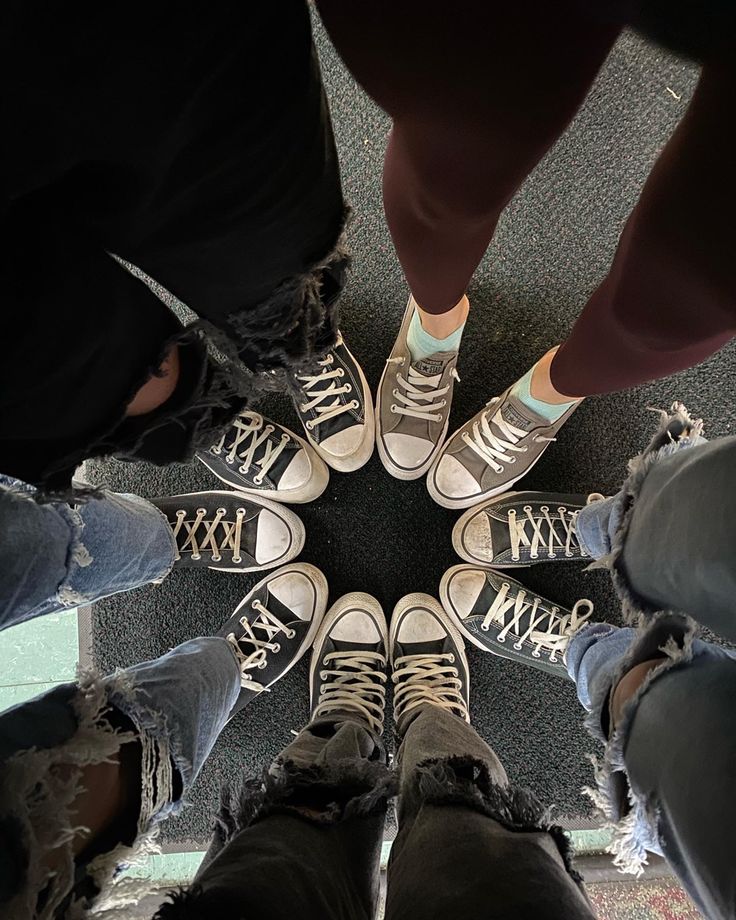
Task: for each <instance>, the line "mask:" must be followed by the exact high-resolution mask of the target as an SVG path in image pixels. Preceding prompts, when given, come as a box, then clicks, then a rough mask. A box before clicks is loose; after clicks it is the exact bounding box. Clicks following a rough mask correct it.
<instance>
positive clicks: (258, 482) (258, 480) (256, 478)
mask: <svg viewBox="0 0 736 920" xmlns="http://www.w3.org/2000/svg"><path fill="white" fill-rule="evenodd" d="M243 472H245V471H243ZM253 482H254V483H255V484H256V485H257V486H260V485H261V484H262V483H263V476H261V474H260V473H259V474H258V475H257V476H254V477H253Z"/></svg>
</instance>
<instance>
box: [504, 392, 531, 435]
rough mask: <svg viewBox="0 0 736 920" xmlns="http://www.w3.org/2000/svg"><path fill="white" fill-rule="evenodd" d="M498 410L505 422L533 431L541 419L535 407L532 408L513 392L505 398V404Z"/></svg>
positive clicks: (523, 429)
mask: <svg viewBox="0 0 736 920" xmlns="http://www.w3.org/2000/svg"><path fill="white" fill-rule="evenodd" d="M498 411H499V412H500V413H501V418H502V419H503V420H504V421H505V422H508V424H509V425H513V426H514V428H520V429H521V430H522V431H531V429H532V428H538V427H539V424H540V421H541V419H540V416H538V415H537V413H536V412H534V410H533V409H530V408H529V406H527V405H525V404H524V403H523V402H522V401H521V400H520V399H518V398H517V397H516V396H513V395H512V394H511V393H509V394H508V396H507V397H506V399H504V401H503V405H502V406H501V408H500V409H499V410H498Z"/></svg>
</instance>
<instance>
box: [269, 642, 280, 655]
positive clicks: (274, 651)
mask: <svg viewBox="0 0 736 920" xmlns="http://www.w3.org/2000/svg"><path fill="white" fill-rule="evenodd" d="M271 651H272V652H273V653H274V655H278V653H279V652H280V651H281V646H280V645H279V643H278V642H277V643H276V644H275V645H274V647H273V648H272V649H271Z"/></svg>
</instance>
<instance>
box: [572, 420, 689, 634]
mask: <svg viewBox="0 0 736 920" xmlns="http://www.w3.org/2000/svg"><path fill="white" fill-rule="evenodd" d="M653 411H658V412H659V414H660V424H659V428H658V430H657V432H656V434H655V435H654V437H653V438H652V440H651V441H650V443H649V445H648V446H647V447H646V448H645V450H644V451H642V453H641V454H639V455H638V456H636V457H634V458H633V459H631V460H630V461H629V464H628V468H629V476H628V478H627V479H626V481H625V482H624V484H623V486H622V487H621V492H620V498H621V500H620V507H622V508H623V513H622V514H621V520H620V523H619V526H618V529H617V531H616V533H615V535H614V537H613V540H612V543H611V552H610V553H608V554H607V555H605V556H602V557H601V558H600V559H597V560H596V561H595V562H593V563H591V564H590V565H589V566H588V567H587V571H589V570H591V569H598V568H605V569H608V570H609V572H610V575H611V580H612V582H613V586H614V590H615V591H616V594H617V595H618V598H619V601H620V602H621V610H622V614H623V617H624V620H625V622H626V623H628V624H630V625H632V626H637V625H642V624H643V623H644V618H645V617H648V616H651V615H652V614H655V613H657V612H658V610H657V608H656V607H653V606H652V605H651V604H649V603H648V602H647V601H646V600H645V599H644V598H642V597H641V596H640V595H639V594H637V592H636V591H634V589H633V588H632V587H631V585H630V584H629V581H628V579H627V577H626V573H625V572H624V570H623V567H622V565H621V556H622V554H623V550H624V545H625V543H626V537H627V534H628V531H629V527H630V525H631V520H632V517H633V515H634V511H635V506H636V499H637V497H638V495H639V493H640V491H641V488H642V485H643V483H644V480H645V479H646V477H647V475H648V474H649V471H650V470H651V468H652V466H653V465H654V464H655V463H658V462H659V461H660V460H664V459H665V458H666V457H670V456H672V454H675V453H677V452H678V451H680V450H688V449H690V448H693V447H695V446H697V443H698V439H699V437H700V435H701V434H702V431H703V421H702V419H693V418H691V417H690V415H689V413H688V411H687V409H686V408H685V406H684V405H683V404H682V403H680V402H674V403H673V404H672V406H671V409H670V412H669V413H668V412H666V411H665V410H653ZM677 429H680V431H679V433H677Z"/></svg>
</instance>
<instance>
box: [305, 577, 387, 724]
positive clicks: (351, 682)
mask: <svg viewBox="0 0 736 920" xmlns="http://www.w3.org/2000/svg"><path fill="white" fill-rule="evenodd" d="M387 649H388V626H387V625H386V617H385V616H384V615H383V610H382V609H381V605H380V604H379V603H378V601H377V600H376V599H375V597H371V595H370V594H362V593H360V592H355V593H353V594H346V595H344V597H341V598H340V599H339V600H338V601H335V603H334V604H333V605H332V607H330V609H329V611H328V612H327V615H326V616H325V618H324V620H323V621H322V626H321V627H320V630H319V633H318V635H317V637H316V639H315V640H314V651H313V652H312V663H311V667H310V673H309V686H310V709H311V716H312V718H313V719H315V718H319V717H320V716H332V715H335V714H340V715H345V716H347V718H353V719H358V720H359V721H361V722H364V723H365V724H366V725H367V726H368V727H369V728H370V730H371V731H372V732H374V733H375V734H377V735H380V734H381V733H382V732H383V719H384V709H385V706H386V682H387V680H388V678H387V676H386V657H387Z"/></svg>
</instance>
